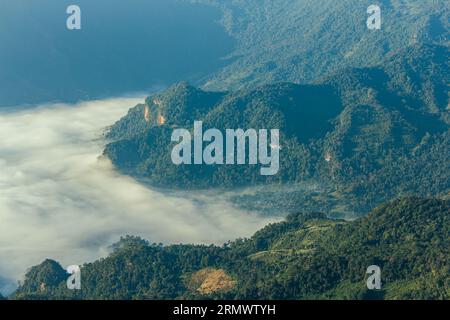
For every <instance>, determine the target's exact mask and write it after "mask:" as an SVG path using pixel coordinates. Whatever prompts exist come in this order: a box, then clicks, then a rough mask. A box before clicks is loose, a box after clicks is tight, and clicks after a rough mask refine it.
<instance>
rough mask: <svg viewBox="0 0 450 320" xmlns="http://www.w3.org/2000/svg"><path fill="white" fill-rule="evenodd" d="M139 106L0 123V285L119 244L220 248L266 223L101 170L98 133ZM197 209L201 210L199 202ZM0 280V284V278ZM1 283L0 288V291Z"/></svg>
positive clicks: (106, 165)
mask: <svg viewBox="0 0 450 320" xmlns="http://www.w3.org/2000/svg"><path fill="white" fill-rule="evenodd" d="M140 101H142V99H136V98H123V99H108V100H101V101H92V102H84V103H80V104H77V105H63V104H57V105H45V106H40V107H38V108H33V109H20V110H18V111H9V112H2V113H0V137H1V138H0V276H1V277H5V278H7V279H20V278H21V277H22V276H23V274H24V272H25V271H26V268H28V267H30V266H32V265H35V264H38V263H40V262H42V260H43V259H45V258H53V259H56V260H58V261H60V262H61V263H62V264H63V266H67V265H71V264H81V263H83V262H86V261H91V260H94V259H96V258H98V257H100V256H104V255H105V254H106V248H107V247H108V246H109V245H111V244H112V243H113V242H114V241H116V240H118V239H119V237H120V236H121V235H126V234H133V235H140V236H142V237H144V238H146V239H148V240H150V241H151V242H163V243H216V244H219V243H222V242H225V241H227V240H230V239H234V238H237V237H243V236H249V235H251V234H252V233H253V232H254V231H256V230H257V229H259V228H261V227H262V226H264V225H266V224H267V223H269V222H271V221H273V219H268V218H262V217H260V216H258V215H256V214H252V213H249V212H245V211H241V210H239V209H236V208H235V207H233V206H232V205H231V204H229V203H227V202H226V201H225V200H224V198H223V197H221V196H220V195H214V194H213V193H211V194H209V195H205V194H203V195H193V194H185V195H179V194H177V195H176V196H175V195H165V194H163V193H161V192H157V191H154V190H150V189H148V188H146V187H144V186H142V185H141V184H139V183H137V182H136V181H135V180H133V179H131V178H129V177H126V176H123V175H121V174H119V173H117V172H116V171H115V170H114V168H113V167H112V166H111V164H110V162H109V161H107V160H104V159H103V160H100V159H99V158H98V157H99V155H100V154H101V153H102V149H103V144H104V141H103V140H102V139H101V136H102V131H103V130H104V128H105V127H106V126H108V125H111V124H112V123H114V121H116V120H117V119H119V118H120V117H121V116H122V115H123V114H125V113H126V111H127V110H128V108H129V107H130V106H133V105H135V104H136V103H138V102H140ZM199 200H200V201H199ZM0 280H1V278H0ZM2 282H3V289H5V288H6V287H5V281H4V280H2V281H0V290H1V289H2V288H1V285H2Z"/></svg>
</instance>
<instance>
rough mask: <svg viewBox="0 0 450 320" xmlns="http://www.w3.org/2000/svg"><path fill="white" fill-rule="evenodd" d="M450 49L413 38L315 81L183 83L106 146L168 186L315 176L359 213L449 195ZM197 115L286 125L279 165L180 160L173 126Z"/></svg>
mask: <svg viewBox="0 0 450 320" xmlns="http://www.w3.org/2000/svg"><path fill="white" fill-rule="evenodd" d="M448 55H449V52H448V48H447V47H443V46H413V47H410V48H406V49H405V50H404V51H402V52H401V53H400V54H399V55H396V56H393V57H390V58H388V59H387V60H386V61H384V63H383V64H382V65H380V66H378V67H373V68H362V69H346V70H342V71H340V72H338V73H336V74H334V75H333V76H331V77H328V78H326V79H325V80H324V81H323V82H321V83H320V84H316V85H297V84H292V83H279V84H272V85H265V86H262V87H259V88H257V89H252V90H250V89H244V90H238V91H234V92H206V91H203V90H201V89H197V88H194V87H192V86H190V85H188V84H187V83H181V84H177V85H175V86H173V87H171V88H169V89H168V90H167V91H165V92H163V93H159V94H156V95H153V96H151V97H149V98H147V100H146V102H145V104H142V105H138V106H136V107H135V108H133V109H131V110H130V111H129V113H128V114H127V115H126V116H125V117H124V118H123V119H121V120H120V121H118V122H117V123H116V124H115V125H114V126H112V128H110V130H109V131H108V133H107V137H108V138H109V139H111V140H112V142H111V143H110V144H108V145H107V147H106V149H105V152H104V154H105V155H106V156H107V157H108V158H110V159H111V160H112V162H113V164H114V165H115V166H116V167H117V168H119V169H120V170H121V171H123V172H125V173H128V174H131V175H133V176H135V177H138V178H144V179H145V181H147V182H148V183H150V184H151V185H154V186H159V187H170V188H183V189H186V188H207V187H221V188H228V187H233V188H236V187H242V186H249V185H250V186H254V185H259V184H268V183H270V184H279V183H286V182H289V183H303V182H306V181H313V182H315V183H319V184H320V185H322V186H324V188H325V189H326V190H327V194H328V196H327V197H326V198H328V199H327V200H325V203H327V202H330V201H335V200H336V199H337V200H338V202H339V200H342V202H350V203H351V204H352V205H351V206H352V207H353V208H354V210H355V211H357V212H359V213H365V212H367V211H368V210H370V209H371V208H373V207H375V206H376V205H378V204H380V203H382V202H384V201H387V200H389V199H391V198H393V197H395V196H398V195H401V194H418V195H428V196H435V195H442V194H446V193H448V192H449V190H450V177H449V174H450V159H449V157H448V149H449V146H450V140H449V139H450V136H449V135H450V131H449V124H450V118H449V110H448V105H449V96H448V92H449V91H448V89H449V87H448V84H449V83H450V78H449V77H450V70H449V62H448V59H447V58H448ZM194 120H202V121H203V122H204V130H206V129H207V128H218V129H221V130H223V131H224V130H225V129H237V128H243V129H249V128H253V129H279V130H280V140H281V142H280V146H281V150H280V170H279V173H278V174H277V175H275V176H262V175H260V172H259V168H260V166H259V165H235V166H214V165H212V166H211V165H210V166H207V165H195V166H193V165H179V166H177V165H174V164H173V163H172V161H171V150H172V148H173V146H174V143H170V136H171V133H172V131H173V129H174V128H179V127H181V128H186V129H192V127H193V121H194ZM330 199H332V200H330ZM319 202H320V201H319ZM312 208H313V209H320V210H328V209H329V208H328V207H327V205H326V204H323V203H322V204H318V205H317V206H314V205H313V206H312ZM297 209H298V208H297Z"/></svg>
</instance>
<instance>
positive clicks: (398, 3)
mask: <svg viewBox="0 0 450 320" xmlns="http://www.w3.org/2000/svg"><path fill="white" fill-rule="evenodd" d="M71 4H73V3H72V2H71V1H68V0H63V1H52V0H42V1H40V2H39V3H35V2H30V1H26V0H17V1H14V3H8V5H6V2H4V1H3V2H1V3H0V42H1V43H2V44H3V46H2V50H0V69H1V70H2V72H1V73H0V87H1V88H2V89H3V90H1V91H0V106H12V105H22V104H36V103H41V102H49V101H63V102H72V101H78V100H80V99H82V100H88V99H96V98H102V97H105V96H118V95H122V94H127V93H130V92H141V91H147V90H149V89H150V88H154V87H155V86H156V87H160V86H165V85H168V84H171V83H174V82H176V81H182V80H186V79H188V80H190V81H192V82H193V83H194V84H195V85H202V87H203V88H206V89H208V90H221V91H223V90H236V89H242V88H255V87H256V86H260V85H263V84H270V83H273V82H294V83H310V82H315V81H317V80H318V79H322V78H324V77H327V76H329V75H331V74H333V73H335V72H337V71H338V70H340V69H342V68H360V67H368V66H374V65H377V64H379V63H380V61H383V60H385V59H386V58H387V57H389V56H390V55H392V54H395V53H398V52H399V51H401V50H403V49H404V48H406V47H409V46H412V45H416V44H427V45H433V44H435V45H448V43H449V34H448V30H449V24H448V21H450V19H449V12H450V9H449V5H448V1H445V0H435V1H422V0H410V1H404V0H381V1H377V4H379V5H380V7H381V10H382V29H381V30H379V31H371V30H368V29H367V26H366V20H367V17H368V14H367V13H366V11H367V8H368V6H369V5H372V4H373V1H371V0H363V1H361V0H341V1H329V0H277V1H260V0H153V1H142V0H130V1H127V2H126V3H125V2H123V1H120V0H97V1H95V2H93V1H89V0H79V1H77V5H79V6H80V8H81V12H82V29H81V30H75V31H69V30H67V28H66V23H65V22H66V19H67V17H68V15H67V14H66V9H67V7H68V6H69V5H71ZM106 6H107V7H108V8H109V10H107V11H105V10H104V8H105V7H106ZM124 26H126V28H125V27H124Z"/></svg>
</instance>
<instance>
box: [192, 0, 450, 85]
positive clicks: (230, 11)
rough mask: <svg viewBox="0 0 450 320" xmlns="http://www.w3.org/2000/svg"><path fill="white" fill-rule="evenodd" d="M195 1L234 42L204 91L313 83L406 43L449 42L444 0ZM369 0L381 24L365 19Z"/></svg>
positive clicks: (449, 8) (448, 9)
mask: <svg viewBox="0 0 450 320" xmlns="http://www.w3.org/2000/svg"><path fill="white" fill-rule="evenodd" d="M195 1H196V2H197V1H198V0H195ZM201 2H202V3H205V4H209V5H212V6H215V7H217V8H220V10H221V11H222V12H223V18H222V25H223V27H224V28H225V30H227V32H228V34H229V35H230V36H231V37H233V38H234V39H235V43H236V45H235V48H234V51H233V53H232V54H231V55H229V58H230V59H231V63H229V64H228V65H226V66H225V67H224V68H221V69H220V71H219V72H217V73H216V74H214V75H213V76H212V77H210V79H209V81H208V82H206V83H205V84H204V87H205V88H207V89H209V90H235V89H241V88H254V87H255V86H260V85H263V84H269V83H273V82H280V81H281V82H294V83H309V82H315V81H317V80H318V79H322V78H324V77H327V76H329V75H331V74H333V73H335V72H337V71H339V70H342V69H344V68H362V67H372V66H376V65H378V64H379V63H380V62H381V61H384V60H385V59H386V58H388V57H389V56H392V55H394V54H397V53H399V52H401V51H403V49H405V48H407V47H410V46H414V45H417V44H420V45H447V46H448V44H449V40H450V38H449V30H450V26H449V21H450V5H449V4H448V2H447V1H444V0H438V1H421V0H411V1H403V0H381V1H375V2H374V1H371V0H363V1H361V0H341V1H329V0H279V1H260V0H228V1H223V0H201ZM373 4H377V5H379V6H380V9H381V22H382V24H381V30H368V28H367V26H366V21H367V18H368V17H369V15H368V14H367V8H368V7H369V6H370V5H373Z"/></svg>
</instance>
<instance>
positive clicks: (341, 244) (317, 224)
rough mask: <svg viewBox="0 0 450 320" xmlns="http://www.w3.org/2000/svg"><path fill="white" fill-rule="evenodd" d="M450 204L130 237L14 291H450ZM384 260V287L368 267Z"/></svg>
mask: <svg viewBox="0 0 450 320" xmlns="http://www.w3.org/2000/svg"><path fill="white" fill-rule="evenodd" d="M449 212H450V202H449V201H448V200H447V201H444V200H437V199H421V198H403V199H398V200H395V201H393V202H390V203H388V204H385V205H382V206H380V207H378V208H377V209H375V210H373V212H371V213H370V214H369V215H368V216H367V217H365V218H361V219H358V220H356V221H353V222H345V221H342V220H329V219H327V218H326V216H325V215H323V214H319V213H299V214H292V215H290V216H288V217H287V219H286V222H282V223H278V224H272V225H269V226H267V227H265V228H264V229H262V230H260V231H258V232H257V233H256V234H255V235H254V236H253V237H252V238H250V239H246V240H243V239H239V240H236V241H233V242H229V243H227V244H225V245H223V246H221V247H217V246H194V245H173V246H162V245H157V244H149V243H148V242H147V241H145V240H143V239H140V238H136V237H125V238H123V239H122V240H121V241H119V242H118V243H116V244H115V245H114V246H113V252H112V253H111V254H110V255H109V257H107V258H105V259H101V260H98V261H96V262H93V263H88V264H85V265H84V266H83V267H82V268H81V273H82V290H75V291H70V290H67V288H66V279H67V277H68V275H67V273H66V272H65V271H64V269H63V268H62V267H61V266H60V265H59V264H58V263H57V262H55V261H52V260H46V261H44V262H43V263H42V264H40V265H38V266H35V267H33V268H31V269H30V270H29V272H28V273H27V275H26V278H25V281H24V282H23V284H22V285H21V286H20V287H19V289H18V290H17V291H16V292H15V294H14V295H13V296H12V297H11V298H13V299H185V298H191V299H219V298H222V299H223V298H225V299H450V283H449V281H448V275H449V272H450V266H449V264H448V263H447V260H448V256H449V254H450V252H449V248H450V242H449V241H450V229H449V228H450V221H449V219H450V216H449ZM370 265H377V266H379V267H380V268H381V280H382V288H381V290H373V291H372V290H368V289H367V287H366V279H367V275H366V270H367V268H368V267H369V266H370Z"/></svg>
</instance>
